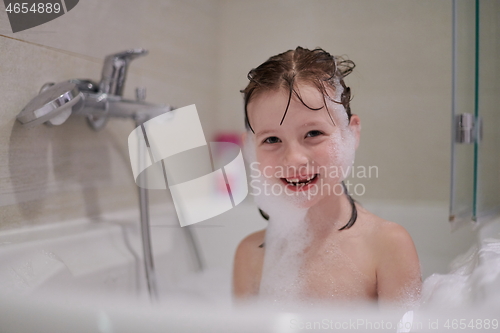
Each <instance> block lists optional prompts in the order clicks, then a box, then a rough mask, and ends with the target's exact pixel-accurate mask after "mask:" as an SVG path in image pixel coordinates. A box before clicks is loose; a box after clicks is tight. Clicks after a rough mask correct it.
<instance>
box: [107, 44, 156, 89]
mask: <svg viewBox="0 0 500 333" xmlns="http://www.w3.org/2000/svg"><path fill="white" fill-rule="evenodd" d="M147 54H148V51H147V50H145V49H140V48H139V49H130V50H126V51H123V52H118V53H115V54H110V55H108V56H106V58H105V59H104V66H103V68H102V74H101V82H100V83H99V90H100V92H102V93H106V94H109V95H117V96H122V95H123V89H124V87H125V79H126V77H127V70H128V65H129V63H130V62H131V61H132V60H134V59H136V58H138V57H141V56H145V55H147Z"/></svg>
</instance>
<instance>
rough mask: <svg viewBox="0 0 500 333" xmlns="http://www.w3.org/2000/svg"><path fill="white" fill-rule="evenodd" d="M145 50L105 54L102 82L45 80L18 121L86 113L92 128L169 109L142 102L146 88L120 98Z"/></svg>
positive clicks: (153, 293)
mask: <svg viewBox="0 0 500 333" xmlns="http://www.w3.org/2000/svg"><path fill="white" fill-rule="evenodd" d="M147 53H148V52H147V51H146V50H144V49H131V50H127V51H124V52H119V53H116V54H111V55H108V56H107V57H106V58H105V60H104V66H103V69H102V77H101V82H100V83H99V84H97V83H95V82H93V81H91V80H81V79H73V80H69V81H64V82H61V83H58V84H54V83H46V84H44V85H43V86H42V88H41V89H40V93H39V94H38V96H36V97H35V98H33V99H32V100H31V101H30V102H29V103H28V105H26V107H25V108H24V109H23V110H22V111H21V112H20V113H19V114H18V115H17V120H18V121H19V122H21V123H22V124H23V126H25V127H33V126H36V125H39V124H42V123H45V124H47V125H49V126H53V125H61V124H63V123H64V122H65V121H66V120H67V119H68V118H69V117H70V116H71V115H78V116H85V117H87V122H88V124H89V125H90V127H92V128H93V129H94V130H100V129H102V128H103V127H104V126H105V125H106V123H107V121H108V119H109V118H110V117H121V118H131V119H133V120H134V121H135V124H136V126H142V124H143V123H144V122H145V121H147V120H149V119H151V118H154V117H156V116H158V115H160V114H163V113H165V112H168V111H171V110H172V109H173V108H172V107H170V106H168V105H157V104H150V103H146V102H144V99H145V90H144V89H141V88H138V89H137V90H136V100H127V99H124V98H123V89H124V87H125V79H126V77H127V70H128V65H129V64H130V62H131V61H132V60H134V59H136V58H137V57H140V56H144V55H146V54H147ZM148 201H149V200H148V192H147V190H146V189H145V188H142V187H139V208H140V219H141V235H142V245H143V254H144V267H145V273H146V281H147V285H148V291H149V294H150V297H151V299H152V300H157V299H158V294H157V287H156V278H155V272H154V262H153V255H152V250H151V236H150V232H149V229H150V226H149V209H148ZM183 230H184V231H185V232H186V234H187V237H188V238H187V239H188V241H189V242H190V243H191V246H192V248H193V250H194V253H195V256H196V260H197V262H198V265H199V268H200V269H202V268H203V264H202V261H201V256H200V254H199V249H198V246H197V244H196V242H195V239H194V236H193V234H192V231H191V229H190V228H188V227H186V228H183Z"/></svg>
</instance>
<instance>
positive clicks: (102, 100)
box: [17, 49, 172, 130]
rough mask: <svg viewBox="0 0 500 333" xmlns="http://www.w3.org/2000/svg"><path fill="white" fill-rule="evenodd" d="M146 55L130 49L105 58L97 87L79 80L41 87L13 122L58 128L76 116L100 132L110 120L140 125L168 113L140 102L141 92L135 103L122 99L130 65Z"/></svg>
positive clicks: (142, 96)
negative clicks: (128, 119)
mask: <svg viewBox="0 0 500 333" xmlns="http://www.w3.org/2000/svg"><path fill="white" fill-rule="evenodd" d="M147 53H148V51H146V50H144V49H131V50H127V51H124V52H119V53H115V54H111V55H108V56H106V58H105V60H104V66H103V69H102V77H101V81H100V83H99V84H97V83H95V82H94V81H91V80H82V79H73V80H69V81H64V82H61V83H58V84H54V83H46V84H44V85H43V86H42V89H41V90H40V93H39V95H38V96H36V97H35V98H33V99H32V100H31V101H30V102H29V103H28V105H26V107H25V108H24V109H23V110H22V111H21V112H20V113H19V114H18V115H17V120H19V121H20V122H21V123H22V124H23V125H24V126H27V127H32V126H36V125H38V124H41V123H46V124H47V125H61V124H62V123H64V122H65V121H66V120H67V119H68V118H69V116H71V115H79V116H85V117H87V122H88V124H89V125H90V127H92V128H93V129H94V130H100V129H102V128H103V127H104V126H105V125H106V123H107V121H108V119H109V118H110V117H121V118H132V119H134V120H135V121H136V123H137V124H138V125H140V124H142V123H143V122H145V121H147V120H148V119H150V118H154V117H156V116H158V115H160V114H162V113H165V112H168V111H171V110H172V108H171V107H170V106H168V105H157V104H150V103H147V102H144V95H145V92H144V90H138V93H137V97H136V100H127V99H124V98H123V90H124V87H125V79H126V77H127V71H128V66H129V64H130V62H131V61H132V60H134V59H136V58H138V57H141V56H144V55H146V54H147Z"/></svg>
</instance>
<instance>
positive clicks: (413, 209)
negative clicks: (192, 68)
mask: <svg viewBox="0 0 500 333" xmlns="http://www.w3.org/2000/svg"><path fill="white" fill-rule="evenodd" d="M364 205H365V207H367V208H368V209H370V210H372V211H374V212H375V213H377V214H379V215H381V216H382V217H385V218H387V219H390V220H395V221H396V222H401V224H403V225H405V227H406V228H407V229H408V230H409V231H410V233H411V234H412V236H413V238H414V240H415V243H416V245H417V248H418V250H419V255H420V259H421V261H422V267H423V272H424V278H427V279H426V284H424V292H425V293H426V295H427V296H426V297H427V299H426V303H425V304H424V306H423V307H421V308H420V309H416V310H415V311H414V312H412V313H409V314H406V315H405V316H403V314H404V313H401V312H398V311H388V312H380V311H379V310H377V309H373V308H372V307H370V306H368V305H365V306H362V307H360V305H356V308H352V307H350V306H349V305H341V306H335V305H321V306H320V305H307V304H300V305H296V306H295V305H294V306H291V307H290V308H286V309H284V308H278V307H276V306H273V304H268V303H263V302H255V303H248V304H234V303H233V301H232V299H231V265H232V256H233V254H234V250H235V248H236V246H237V244H238V242H239V241H240V240H241V238H243V237H244V236H245V235H247V234H248V233H250V232H252V231H254V230H258V229H261V228H263V227H265V225H266V223H265V221H264V220H262V218H261V217H260V215H259V214H258V212H257V210H256V208H255V206H254V205H253V204H252V203H251V202H249V201H245V202H244V203H242V204H241V205H240V206H238V207H237V208H236V209H233V210H231V211H229V212H227V213H225V214H223V215H221V216H219V217H216V218H213V219H210V220H208V221H204V222H202V223H199V224H197V225H195V226H194V227H193V230H194V234H195V237H196V239H197V241H198V242H199V246H200V247H201V252H202V260H203V266H204V267H203V270H201V271H200V270H199V267H198V264H197V261H196V258H195V255H194V253H193V251H192V249H191V248H189V247H188V245H187V244H188V242H187V240H186V236H185V234H184V231H183V229H182V228H180V227H179V225H178V222H177V220H176V218H175V211H174V210H173V207H171V206H169V205H161V206H155V207H152V208H151V235H152V246H153V252H154V259H155V268H156V274H157V282H158V289H159V295H160V297H159V301H158V302H152V301H151V300H150V299H149V295H148V292H147V286H146V281H145V277H144V272H143V263H142V253H141V248H142V247H141V242H140V231H139V224H138V222H137V221H138V212H137V211H135V210H130V211H126V212H125V211H124V212H117V213H113V214H108V215H105V216H102V217H100V218H99V219H81V220H76V221H65V222H64V223H54V224H51V225H44V226H40V227H32V228H26V229H17V230H9V231H4V232H1V233H0V332H2V333H4V332H5V333H7V332H51V333H52V332H66V331H71V332H302V331H310V330H311V329H312V330H326V331H336V332H337V331H345V332H347V331H349V332H351V331H353V330H354V331H377V332H380V331H382V332H396V331H398V329H399V332H408V331H409V330H408V329H407V328H408V326H407V327H406V328H405V326H404V325H403V324H405V323H406V324H408V323H411V325H410V326H411V327H412V329H411V332H436V331H442V330H452V329H453V328H457V330H459V331H461V332H465V331H473V332H478V331H481V329H479V327H478V325H479V321H478V320H480V321H481V326H482V330H484V331H494V330H493V322H492V321H493V320H495V319H496V320H497V323H498V320H500V311H498V310H497V309H499V308H500V300H499V299H500V297H496V296H500V295H499V294H498V290H500V288H499V286H500V279H499V276H495V275H494V273H492V272H491V271H489V272H488V271H485V269H487V268H488V267H490V266H491V265H494V263H495V262H496V260H498V258H499V256H495V255H494V253H495V252H494V251H493V252H492V251H490V252H488V253H486V252H484V251H483V253H481V251H480V250H481V249H482V248H483V247H484V246H485V244H486V245H491V246H493V248H495V246H497V244H500V241H499V242H497V243H495V240H494V238H491V236H492V235H493V236H495V235H497V232H498V231H499V230H500V229H496V226H498V225H500V221H498V222H496V223H492V224H491V226H492V227H489V229H488V230H486V229H484V230H486V231H484V232H483V233H482V234H481V233H479V234H480V240H479V241H477V238H476V237H477V234H476V232H472V231H470V230H463V231H461V232H459V233H458V234H455V235H453V234H451V235H450V233H449V229H448V226H447V224H446V222H445V221H446V219H441V214H446V207H444V206H443V207H440V206H435V205H434V206H433V205H425V204H421V205H402V204H399V205H395V204H394V203H391V204H387V203H380V202H378V203H365V204H364ZM415 223H420V226H419V227H415V225H414V224H415ZM437 223H442V225H437ZM422 224H423V226H422ZM432 227H433V228H434V229H429V230H433V232H421V231H419V230H424V231H425V230H427V229H428V228H432ZM419 232H420V233H419ZM440 233H443V235H445V236H443V235H440ZM420 237H421V238H420ZM439 237H445V240H446V239H448V240H450V242H449V243H448V246H444V245H437V244H435V243H436V242H435V240H436V239H435V238H439ZM453 237H455V238H453ZM499 238H500V237H499ZM469 241H470V242H472V245H473V247H472V249H474V245H475V246H476V248H475V249H476V252H475V253H472V254H471V253H469V257H471V258H472V257H474V256H475V257H474V258H476V259H477V260H476V261H477V262H474V260H472V261H471V260H469V261H463V260H462V262H461V264H462V266H463V265H468V266H467V267H469V271H461V272H459V273H460V274H461V275H460V274H458V273H457V272H456V271H455V272H454V273H453V274H445V273H447V272H448V270H449V269H448V267H447V266H448V264H449V263H450V262H451V260H450V258H452V257H456V256H457V255H458V254H460V253H466V254H467V248H469V245H470V244H464V243H467V242H469ZM440 244H441V243H440ZM492 244H493V245H492ZM462 247H463V248H464V249H465V251H461V252H458V253H454V252H455V251H457V250H461V249H462ZM485 253H486V255H485ZM492 253H493V255H492ZM481 263H483V264H484V265H482V266H481ZM457 265H458V266H460V265H459V264H457V263H456V262H455V268H457ZM485 265H486V266H485ZM498 266H500V264H499V265H498ZM436 267H437V268H438V270H437V271H436V270H435V268H436ZM495 272H496V271H495ZM474 273H475V274H476V275H475V278H474V279H472V278H471V279H472V280H473V282H474V281H475V283H476V284H475V285H474V284H473V283H472V284H471V283H469V284H467V283H465V282H464V281H463V280H467V278H468V276H472V275H473V274H474ZM457 274H458V275H460V276H461V277H462V281H461V282H460V283H461V284H458V282H457V279H456V277H457V276H458V275H457ZM467 274H468V275H467ZM471 279H469V280H471ZM488 279H489V280H488ZM427 281H431V282H432V283H427ZM436 281H437V282H436ZM450 281H455V287H454V288H455V290H456V289H457V288H460V287H462V289H464V288H465V289H466V288H476V289H475V295H476V297H475V299H474V300H470V299H462V301H463V304H458V303H457V299H456V298H453V297H451V296H452V295H453V294H454V292H453V290H447V288H446V287H447V286H450V283H449V282H450ZM425 286H429V287H428V288H427V289H425ZM448 289H449V288H448ZM463 293H464V290H462V294H463ZM429 295H430V296H429ZM432 295H436V296H435V297H434V299H433V298H432V297H431V296H432ZM491 295H495V297H493V296H491ZM453 302H455V303H453ZM459 305H463V306H459ZM454 320H455V321H454ZM457 320H458V321H457ZM474 320H475V321H474ZM487 320H488V321H489V323H490V324H489V325H490V326H491V329H490V328H488V329H486V328H485V326H486V324H485V323H486V321H487ZM447 321H448V326H449V327H448V328H449V329H447V328H446V327H445V325H446V323H447ZM471 321H472V322H473V323H474V324H473V326H470V327H465V328H462V329H461V327H460V325H461V323H464V322H467V323H470V322H471ZM454 324H456V327H454V326H453V325H454ZM474 325H475V326H474Z"/></svg>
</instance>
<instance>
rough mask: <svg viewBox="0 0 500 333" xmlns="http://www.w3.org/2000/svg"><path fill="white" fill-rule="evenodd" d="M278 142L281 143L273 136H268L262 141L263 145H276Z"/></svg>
mask: <svg viewBox="0 0 500 333" xmlns="http://www.w3.org/2000/svg"><path fill="white" fill-rule="evenodd" d="M278 142H281V140H280V139H279V138H278V137H275V136H270V137H268V138H267V139H265V140H264V141H263V143H278Z"/></svg>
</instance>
